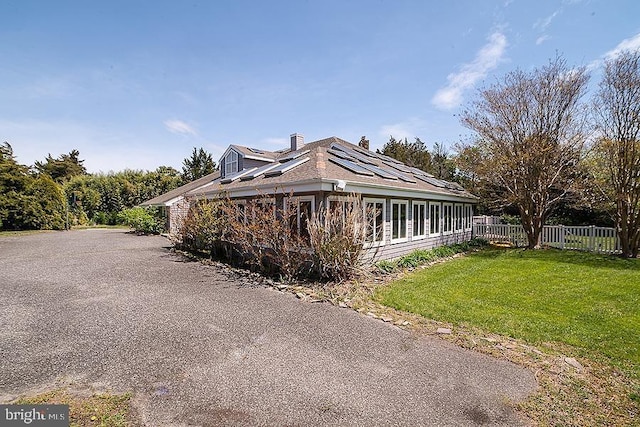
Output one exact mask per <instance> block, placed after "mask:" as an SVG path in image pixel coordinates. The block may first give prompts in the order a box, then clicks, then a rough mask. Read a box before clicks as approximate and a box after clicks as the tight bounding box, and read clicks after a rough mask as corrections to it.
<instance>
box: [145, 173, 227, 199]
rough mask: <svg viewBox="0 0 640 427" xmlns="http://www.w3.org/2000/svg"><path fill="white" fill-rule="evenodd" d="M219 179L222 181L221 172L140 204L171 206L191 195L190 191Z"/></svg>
mask: <svg viewBox="0 0 640 427" xmlns="http://www.w3.org/2000/svg"><path fill="white" fill-rule="evenodd" d="M219 179H220V171H215V172H213V173H210V174H209V175H205V176H203V177H202V178H198V179H196V180H195V181H191V182H189V183H187V184H185V185H183V186H181V187H178V188H175V189H173V190H171V191H168V192H166V193H164V194H161V195H159V196H157V197H154V198H153V199H150V200H147V201H146V202H142V203H140V205H141V206H164V205H170V204H171V203H173V201H174V199H177V198H179V197H182V196H184V195H186V194H187V193H189V192H190V191H193V190H195V189H197V188H201V187H203V186H206V185H207V184H210V183H212V182H214V181H216V180H219Z"/></svg>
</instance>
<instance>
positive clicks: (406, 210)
mask: <svg viewBox="0 0 640 427" xmlns="http://www.w3.org/2000/svg"><path fill="white" fill-rule="evenodd" d="M395 205H397V206H398V219H397V222H398V224H397V226H398V236H400V234H401V231H402V221H401V219H400V218H401V217H402V215H401V208H400V207H401V206H404V237H396V238H395V239H394V238H393V227H394V225H396V224H394V223H395V222H396V219H395V218H394V217H393V214H394V212H393V207H394V206H395ZM389 223H390V224H391V243H392V244H393V243H403V242H406V241H408V240H409V201H408V200H398V199H391V211H390V214H389Z"/></svg>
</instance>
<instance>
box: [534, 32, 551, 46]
mask: <svg viewBox="0 0 640 427" xmlns="http://www.w3.org/2000/svg"><path fill="white" fill-rule="evenodd" d="M550 38H551V37H549V36H548V35H546V34H545V35H543V36H540V37H538V38H537V39H536V45H541V44H542V43H544V42H546V41H547V40H549V39H550Z"/></svg>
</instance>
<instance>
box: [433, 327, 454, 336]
mask: <svg viewBox="0 0 640 427" xmlns="http://www.w3.org/2000/svg"><path fill="white" fill-rule="evenodd" d="M436 334H443V335H451V329H449V328H438V330H437V331H436Z"/></svg>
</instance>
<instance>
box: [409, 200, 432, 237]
mask: <svg viewBox="0 0 640 427" xmlns="http://www.w3.org/2000/svg"><path fill="white" fill-rule="evenodd" d="M419 206H422V207H423V209H424V214H423V215H422V218H421V220H422V227H423V231H424V232H423V233H422V234H416V229H415V223H416V218H415V215H416V209H415V208H416V207H419ZM418 211H420V209H418ZM419 228H420V227H419V224H418V229H419ZM428 234H429V204H428V203H427V201H426V200H413V201H412V202H411V240H421V239H424V238H426V237H427V235H428Z"/></svg>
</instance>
